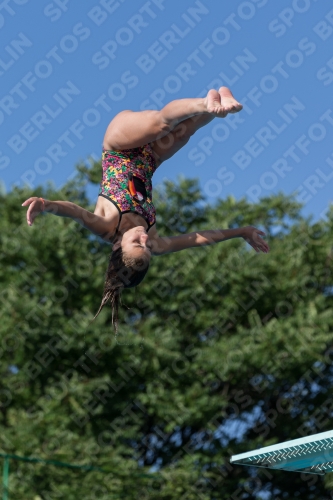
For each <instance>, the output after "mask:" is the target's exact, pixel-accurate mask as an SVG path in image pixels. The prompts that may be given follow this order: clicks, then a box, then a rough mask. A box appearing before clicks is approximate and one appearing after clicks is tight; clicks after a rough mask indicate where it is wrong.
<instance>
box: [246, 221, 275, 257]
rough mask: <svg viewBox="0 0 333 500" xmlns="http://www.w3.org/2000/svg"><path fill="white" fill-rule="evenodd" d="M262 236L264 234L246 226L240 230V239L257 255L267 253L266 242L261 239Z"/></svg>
mask: <svg viewBox="0 0 333 500" xmlns="http://www.w3.org/2000/svg"><path fill="white" fill-rule="evenodd" d="M262 236H265V233H264V232H263V231H260V230H259V229H257V228H255V227H253V226H246V227H243V228H242V237H243V238H244V240H245V241H247V243H248V244H249V245H251V247H252V248H254V249H255V251H256V252H257V253H260V252H264V253H268V252H269V246H268V245H267V243H266V241H265V240H263V239H262Z"/></svg>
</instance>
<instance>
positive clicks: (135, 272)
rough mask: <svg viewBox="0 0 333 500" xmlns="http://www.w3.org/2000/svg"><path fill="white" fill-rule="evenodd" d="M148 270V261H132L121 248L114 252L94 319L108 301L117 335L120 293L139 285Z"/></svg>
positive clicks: (141, 259) (140, 259)
mask: <svg viewBox="0 0 333 500" xmlns="http://www.w3.org/2000/svg"><path fill="white" fill-rule="evenodd" d="M148 268H149V261H148V260H147V259H144V258H139V259H134V258H133V257H130V256H129V255H127V254H126V253H124V252H123V251H122V248H121V247H120V248H117V250H114V251H113V252H112V253H111V255H110V258H109V266H108V269H107V272H106V277H105V283H104V292H103V298H102V302H101V305H100V306H99V309H98V311H97V314H96V315H95V317H94V319H95V318H97V316H98V315H99V313H100V312H101V310H102V309H103V307H104V306H105V305H106V304H107V303H108V302H109V301H110V305H111V308H112V325H113V327H114V330H115V333H116V334H117V333H118V317H119V305H120V304H121V292H122V290H123V289H124V288H133V287H135V286H137V285H139V284H140V283H141V281H142V280H143V278H144V277H145V276H146V273H147V271H148Z"/></svg>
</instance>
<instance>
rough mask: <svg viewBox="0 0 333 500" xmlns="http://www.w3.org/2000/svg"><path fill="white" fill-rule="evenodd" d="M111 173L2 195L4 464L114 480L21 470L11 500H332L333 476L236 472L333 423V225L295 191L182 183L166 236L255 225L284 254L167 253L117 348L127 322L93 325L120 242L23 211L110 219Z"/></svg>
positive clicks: (172, 194)
mask: <svg viewBox="0 0 333 500" xmlns="http://www.w3.org/2000/svg"><path fill="white" fill-rule="evenodd" d="M99 168H100V165H98V164H96V165H94V166H93V167H92V168H91V169H87V168H85V167H83V166H80V167H79V168H78V172H79V173H78V176H77V178H76V179H75V180H74V181H72V182H71V183H69V184H68V185H66V186H65V187H63V188H62V189H61V190H58V191H57V190H55V189H54V188H53V187H52V186H49V187H47V188H44V189H42V188H39V189H37V190H35V191H33V192H32V191H28V190H20V189H14V190H13V191H12V192H10V193H9V194H7V195H2V196H1V198H0V224H1V232H0V245H1V246H0V275H1V285H2V286H1V292H0V296H1V301H0V304H1V307H0V317H1V321H0V354H1V374H2V377H1V382H0V384H1V385H0V395H1V397H0V410H1V413H0V416H1V421H0V425H1V433H0V443H1V445H0V452H1V453H11V454H17V455H21V456H25V457H39V458H41V459H47V460H59V461H63V462H67V463H71V464H77V465H93V466H96V467H100V468H101V469H102V470H103V471H90V472H86V471H84V470H71V469H66V468H61V467H55V466H52V465H45V464H43V463H26V462H19V461H15V460H11V462H10V494H9V498H10V500H16V499H22V498H35V499H43V500H53V499H58V498H63V499H66V500H72V499H73V500H76V499H77V498H82V499H89V500H90V499H91V500H92V499H95V498H98V499H101V500H104V499H112V498H117V499H118V498H126V499H128V500H131V499H133V500H134V499H137V498H140V499H146V498H147V499H152V500H155V499H156V500H157V499H162V500H174V499H185V500H196V499H200V500H209V499H214V500H215V499H216V500H218V499H229V498H230V499H233V500H238V499H249V500H250V499H260V498H267V499H270V498H271V499H273V498H274V499H283V498H302V499H317V498H321V499H322V500H325V499H329V498H331V495H330V487H331V486H332V484H333V481H332V479H331V476H330V475H327V476H325V478H324V479H322V478H320V477H319V476H302V475H301V474H296V473H295V474H294V475H293V476H291V475H290V474H288V475H286V473H284V472H277V471H269V470H260V469H252V468H243V467H240V466H234V465H233V466H231V465H230V462H229V460H230V456H231V455H233V454H237V453H241V452H245V451H249V450H252V449H255V448H257V447H262V446H267V445H270V444H275V443H278V442H283V441H286V440H289V439H296V438H299V437H301V436H304V435H309V434H314V433H317V432H323V431H325V430H328V429H329V428H330V427H331V424H330V421H331V416H332V410H333V401H332V397H331V391H332V386H333V373H332V362H331V360H332V356H333V348H332V327H333V314H332V312H333V310H332V301H333V299H332V276H331V272H332V239H333V238H332V237H333V214H330V215H329V216H328V218H327V220H322V221H320V222H317V223H313V222H312V221H311V220H309V219H305V218H303V217H302V216H301V206H300V205H299V204H297V203H296V202H295V201H294V200H293V199H292V198H288V197H285V196H283V195H282V194H280V195H277V196H273V197H271V198H267V199H263V200H261V202H260V203H258V204H255V205H253V204H249V203H248V202H247V201H246V200H240V201H235V200H234V199H232V198H228V199H226V200H219V202H218V203H217V204H216V205H214V206H211V205H208V204H207V203H206V202H205V200H204V198H203V196H202V194H201V192H200V189H199V187H198V183H197V181H196V180H189V179H180V180H179V182H178V183H172V182H165V183H164V185H163V186H162V188H160V189H159V190H157V191H156V193H155V202H156V207H157V213H158V220H157V227H158V229H159V233H160V234H161V235H162V234H163V235H164V234H165V235H167V234H168V235H171V234H177V233H179V232H189V231H194V230H199V229H213V228H214V229H216V228H227V227H237V226H244V225H250V224H251V225H254V226H257V227H261V228H263V229H264V230H265V231H266V233H267V235H268V240H269V244H270V247H271V252H270V253H269V254H267V255H263V254H261V255H257V254H256V253H255V252H254V251H253V250H252V249H250V248H249V247H248V246H247V245H246V243H244V242H243V241H241V240H236V239H235V240H230V241H228V242H224V243H220V244H217V245H214V246H211V247H204V248H200V249H192V250H189V251H183V252H179V253H177V254H171V255H166V256H161V257H158V258H153V262H152V264H151V268H150V271H149V273H148V276H147V277H146V278H145V280H144V281H143V283H142V284H141V285H140V286H139V287H138V288H137V289H134V290H129V291H125V292H124V299H123V300H124V304H125V306H124V307H123V309H122V312H121V327H120V333H119V336H118V339H117V340H118V342H116V340H115V338H114V335H113V331H112V328H111V310H109V309H106V308H104V310H103V311H102V313H101V314H100V316H99V317H98V318H97V319H96V321H94V322H92V318H93V316H94V314H95V313H96V311H97V309H98V307H99V304H100V301H101V295H102V289H103V282H104V274H105V271H106V267H107V259H108V255H109V252H110V248H109V246H108V245H107V244H105V243H103V242H102V241H100V240H99V239H98V238H96V237H93V236H92V235H91V234H90V233H88V232H87V231H85V230H84V229H82V228H80V227H79V226H78V225H77V224H76V223H75V222H73V221H71V220H69V219H62V218H58V217H54V216H51V215H43V216H40V217H38V218H37V219H36V221H35V223H34V225H33V226H32V227H28V226H27V224H26V222H25V209H23V208H22V207H21V203H22V202H23V201H24V199H26V198H27V197H29V196H35V195H37V196H43V197H45V198H47V199H53V200H57V199H58V200H60V199H67V200H68V199H69V200H71V201H74V202H76V203H78V204H80V205H81V206H84V207H86V208H92V207H89V200H88V199H87V196H86V191H85V190H86V187H85V183H86V181H87V180H89V181H94V182H97V180H98V179H99V177H98V175H97V172H98V169H99ZM286 478H287V480H286ZM291 478H292V479H291ZM264 493H266V496H264Z"/></svg>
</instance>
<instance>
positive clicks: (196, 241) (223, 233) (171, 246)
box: [152, 226, 269, 255]
mask: <svg viewBox="0 0 333 500" xmlns="http://www.w3.org/2000/svg"><path fill="white" fill-rule="evenodd" d="M262 236H265V233H264V232H263V231H260V230H259V229H257V228H255V227H253V226H246V227H240V228H237V229H213V230H206V231H196V232H193V233H188V234H181V235H179V236H171V237H169V238H168V237H162V238H159V237H157V238H155V239H153V240H152V244H153V254H154V255H163V254H166V253H172V252H179V251H180V250H185V249H187V248H193V247H201V246H206V245H213V244H215V243H220V242H221V241H226V240H230V239H231V238H243V239H244V240H245V241H247V243H249V245H251V246H252V248H254V250H255V251H256V252H257V253H259V252H264V253H267V252H268V251H269V246H268V245H267V243H266V241H265V240H263V239H262Z"/></svg>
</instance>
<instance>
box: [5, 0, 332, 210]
mask: <svg viewBox="0 0 333 500" xmlns="http://www.w3.org/2000/svg"><path fill="white" fill-rule="evenodd" d="M0 30H1V39H2V42H3V43H2V44H1V49H0V78H1V94H0V128H1V143H0V179H1V184H2V190H4V191H5V192H8V191H10V189H11V188H12V187H13V186H14V185H18V186H22V185H24V184H25V183H27V184H29V185H30V186H31V187H36V186H37V185H40V184H45V183H46V182H48V181H50V180H52V181H53V182H54V184H55V186H56V187H60V186H61V185H63V184H64V183H65V182H66V181H67V180H68V179H69V178H71V176H72V175H73V174H74V172H75V164H76V163H78V162H79V161H81V160H86V159H87V158H89V157H90V156H92V157H94V158H95V159H98V158H99V157H100V155H101V145H102V140H103V135H104V132H105V129H106V127H107V125H108V123H109V121H110V120H111V119H112V117H113V116H114V115H115V114H117V113H118V112H119V111H121V110H123V109H132V110H137V111H139V110H142V109H159V108H161V107H162V106H163V105H165V104H167V103H168V102H169V101H171V100H173V99H180V98H184V97H198V96H203V95H205V93H206V92H207V90H208V89H209V88H218V87H219V86H220V85H227V86H230V88H231V89H232V92H233V93H234V95H235V97H236V98H237V99H238V100H240V101H241V102H242V103H243V104H244V109H243V111H242V112H241V113H240V114H239V115H234V116H231V117H230V118H227V119H225V120H217V119H215V120H214V121H213V122H211V123H210V124H209V125H207V126H206V127H204V128H203V129H201V130H200V131H198V132H197V134H196V135H195V136H194V137H192V138H191V141H190V142H189V143H188V144H187V145H186V146H185V148H183V150H182V151H180V152H179V153H177V154H176V155H175V156H174V157H173V158H172V159H170V160H168V161H167V162H165V163H164V164H163V165H162V166H161V167H160V169H159V170H158V171H157V172H156V174H155V176H154V183H155V185H156V184H159V183H160V182H161V181H162V180H163V179H165V178H168V179H172V180H175V179H176V178H177V176H178V175H179V174H182V175H184V176H186V177H197V178H198V179H199V180H200V185H201V187H202V189H203V192H204V193H205V195H206V197H207V201H209V202H215V201H216V200H217V199H218V198H219V197H225V196H228V195H233V196H234V197H235V198H236V199H239V198H241V197H244V196H245V197H247V198H248V199H249V200H250V201H253V202H256V201H257V200H258V199H259V198H260V197H261V196H269V195H271V194H274V193H277V192H280V191H283V192H284V193H288V194H289V193H292V192H297V198H298V199H299V200H300V201H303V202H304V203H305V208H304V214H306V215H310V214H313V215H314V217H315V218H316V219H318V218H321V217H324V216H325V211H326V209H327V207H328V205H329V203H330V202H331V201H332V200H333V196H332V194H331V193H332V187H333V146H332V140H331V137H332V132H333V99H332V89H333V52H332V42H333V9H332V6H331V5H329V2H324V1H323V0H281V1H279V2H273V0H251V1H237V2H232V3H230V2H221V1H219V2H218V1H212V0H200V1H199V0H183V1H182V2H175V1H173V0H169V1H167V0H150V1H144V0H143V1H135V2H133V1H130V0H99V1H95V0H94V1H92V0H86V1H85V2H84V3H78V2H74V1H73V0H53V2H48V1H45V2H33V1H32V0H7V1H5V2H2V3H1V6H0ZM97 193H98V188H97V187H96V186H94V187H90V188H89V196H90V197H91V199H92V200H93V199H94V198H95V197H96V196H97Z"/></svg>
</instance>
